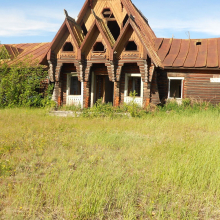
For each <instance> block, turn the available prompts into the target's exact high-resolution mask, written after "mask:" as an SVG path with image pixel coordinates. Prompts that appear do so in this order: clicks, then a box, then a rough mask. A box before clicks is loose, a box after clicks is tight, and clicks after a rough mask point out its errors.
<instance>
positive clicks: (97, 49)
mask: <svg viewBox="0 0 220 220" xmlns="http://www.w3.org/2000/svg"><path fill="white" fill-rule="evenodd" d="M93 51H94V52H104V51H105V47H104V45H103V43H102V42H96V43H95V45H94V47H93Z"/></svg>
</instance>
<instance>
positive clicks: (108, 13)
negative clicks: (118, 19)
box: [102, 8, 115, 18]
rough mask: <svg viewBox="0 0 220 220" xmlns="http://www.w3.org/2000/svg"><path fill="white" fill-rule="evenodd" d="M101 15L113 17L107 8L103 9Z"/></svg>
mask: <svg viewBox="0 0 220 220" xmlns="http://www.w3.org/2000/svg"><path fill="white" fill-rule="evenodd" d="M102 15H103V17H104V18H115V16H114V15H113V13H112V12H111V10H110V9H109V8H105V9H103V11H102Z"/></svg>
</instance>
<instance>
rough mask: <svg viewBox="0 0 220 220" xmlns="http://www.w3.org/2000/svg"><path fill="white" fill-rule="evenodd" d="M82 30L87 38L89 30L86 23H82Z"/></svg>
mask: <svg viewBox="0 0 220 220" xmlns="http://www.w3.org/2000/svg"><path fill="white" fill-rule="evenodd" d="M81 28H82V30H83V33H84V35H85V36H86V35H87V33H88V31H87V28H86V25H85V23H84V22H83V23H82V25H81Z"/></svg>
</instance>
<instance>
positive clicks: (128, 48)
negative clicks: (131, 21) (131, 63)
mask: <svg viewBox="0 0 220 220" xmlns="http://www.w3.org/2000/svg"><path fill="white" fill-rule="evenodd" d="M125 50H126V51H137V44H136V43H135V42H134V41H128V44H127V46H126V48H125Z"/></svg>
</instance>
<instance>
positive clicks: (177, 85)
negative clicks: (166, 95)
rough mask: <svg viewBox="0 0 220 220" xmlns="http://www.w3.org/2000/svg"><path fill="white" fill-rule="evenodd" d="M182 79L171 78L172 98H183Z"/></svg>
mask: <svg viewBox="0 0 220 220" xmlns="http://www.w3.org/2000/svg"><path fill="white" fill-rule="evenodd" d="M181 96H182V80H170V98H181Z"/></svg>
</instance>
